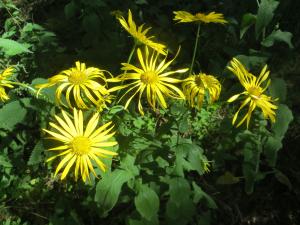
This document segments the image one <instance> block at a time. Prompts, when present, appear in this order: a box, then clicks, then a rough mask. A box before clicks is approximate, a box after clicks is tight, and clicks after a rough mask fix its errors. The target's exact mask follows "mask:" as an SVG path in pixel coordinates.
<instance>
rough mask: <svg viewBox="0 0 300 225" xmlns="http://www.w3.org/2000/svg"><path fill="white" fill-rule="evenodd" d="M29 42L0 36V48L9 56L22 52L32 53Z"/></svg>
mask: <svg viewBox="0 0 300 225" xmlns="http://www.w3.org/2000/svg"><path fill="white" fill-rule="evenodd" d="M29 47H30V45H29V44H27V43H22V44H21V43H19V42H16V41H14V40H11V39H5V38H0V49H2V50H3V51H4V53H5V54H6V55H8V56H15V55H19V54H22V53H32V52H31V51H30V50H29V49H28V48H29Z"/></svg>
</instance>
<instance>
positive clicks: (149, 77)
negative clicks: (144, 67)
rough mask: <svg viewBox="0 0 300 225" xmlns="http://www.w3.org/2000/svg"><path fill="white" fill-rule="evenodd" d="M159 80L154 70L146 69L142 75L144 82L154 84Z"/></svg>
mask: <svg viewBox="0 0 300 225" xmlns="http://www.w3.org/2000/svg"><path fill="white" fill-rule="evenodd" d="M157 80H158V76H157V73H156V72H154V71H146V72H145V73H143V74H142V75H141V81H142V82H143V83H144V84H154V83H156V82H157Z"/></svg>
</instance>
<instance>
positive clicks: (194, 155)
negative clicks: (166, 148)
mask: <svg viewBox="0 0 300 225" xmlns="http://www.w3.org/2000/svg"><path fill="white" fill-rule="evenodd" d="M204 160H206V157H205V158H204V156H203V154H202V149H201V148H199V147H198V146H196V145H195V147H194V148H193V149H191V150H190V151H189V153H188V162H189V165H190V168H189V169H190V170H195V171H197V172H198V174H199V175H203V174H204V173H205V171H204V168H203V161H204Z"/></svg>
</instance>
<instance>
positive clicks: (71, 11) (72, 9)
mask: <svg viewBox="0 0 300 225" xmlns="http://www.w3.org/2000/svg"><path fill="white" fill-rule="evenodd" d="M77 10H78V8H77V6H76V3H75V2H74V1H71V2H69V3H68V4H66V6H65V9H64V11H65V15H66V18H67V19H71V18H72V17H74V16H75V15H76V12H77Z"/></svg>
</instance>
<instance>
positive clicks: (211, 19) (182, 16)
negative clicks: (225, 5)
mask: <svg viewBox="0 0 300 225" xmlns="http://www.w3.org/2000/svg"><path fill="white" fill-rule="evenodd" d="M173 13H174V14H175V17H174V20H175V21H178V23H191V22H198V23H221V24H225V23H227V21H226V20H225V19H224V16H223V14H222V13H216V12H210V13H209V14H204V13H196V14H195V15H193V14H191V13H189V12H186V11H175V12H173Z"/></svg>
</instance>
